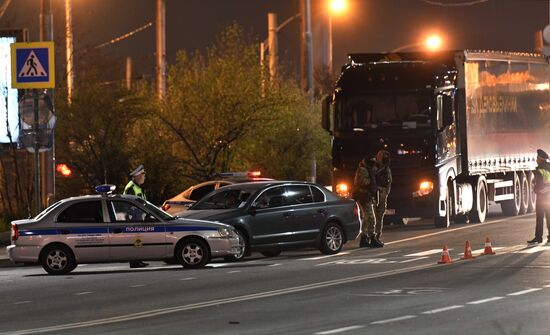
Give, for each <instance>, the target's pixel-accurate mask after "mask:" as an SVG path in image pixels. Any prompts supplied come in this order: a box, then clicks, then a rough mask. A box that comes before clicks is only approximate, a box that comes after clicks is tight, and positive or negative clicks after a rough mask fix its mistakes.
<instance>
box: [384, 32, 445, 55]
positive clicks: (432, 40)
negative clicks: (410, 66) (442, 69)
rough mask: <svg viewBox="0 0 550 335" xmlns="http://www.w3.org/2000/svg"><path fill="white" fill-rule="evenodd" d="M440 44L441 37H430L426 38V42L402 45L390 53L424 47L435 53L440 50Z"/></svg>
mask: <svg viewBox="0 0 550 335" xmlns="http://www.w3.org/2000/svg"><path fill="white" fill-rule="evenodd" d="M442 44H443V42H442V40H441V37H439V36H437V35H432V36H429V37H428V38H426V40H425V41H423V42H417V43H410V44H406V45H402V46H400V47H398V48H395V49H393V50H392V51H391V52H398V51H403V50H407V49H411V48H417V47H425V48H426V49H427V50H429V51H437V50H440V49H441V46H442Z"/></svg>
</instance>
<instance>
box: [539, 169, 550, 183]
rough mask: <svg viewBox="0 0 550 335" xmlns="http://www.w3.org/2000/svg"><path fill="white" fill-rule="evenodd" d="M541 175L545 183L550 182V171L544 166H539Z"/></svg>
mask: <svg viewBox="0 0 550 335" xmlns="http://www.w3.org/2000/svg"><path fill="white" fill-rule="evenodd" d="M537 170H538V171H539V173H540V175H541V176H542V182H543V183H544V184H550V171H548V170H546V169H544V168H537Z"/></svg>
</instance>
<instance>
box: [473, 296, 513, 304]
mask: <svg viewBox="0 0 550 335" xmlns="http://www.w3.org/2000/svg"><path fill="white" fill-rule="evenodd" d="M504 298H505V297H492V298H487V299H481V300H476V301H470V302H467V304H468V305H479V304H484V303H486V302H491V301H497V300H501V299H504Z"/></svg>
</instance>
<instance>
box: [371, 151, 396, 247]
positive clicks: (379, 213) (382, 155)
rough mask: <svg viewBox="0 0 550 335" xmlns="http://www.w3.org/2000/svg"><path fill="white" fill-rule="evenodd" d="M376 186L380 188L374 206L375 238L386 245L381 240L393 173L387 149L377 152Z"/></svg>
mask: <svg viewBox="0 0 550 335" xmlns="http://www.w3.org/2000/svg"><path fill="white" fill-rule="evenodd" d="M376 163H377V169H376V187H377V189H378V204H376V206H375V208H374V213H375V216H376V229H375V235H374V238H375V240H376V243H378V244H379V245H381V246H384V243H383V242H382V241H380V236H381V235H382V228H383V226H384V221H383V220H384V213H385V212H386V207H387V205H388V203H387V201H388V195H389V194H390V189H391V183H392V175H391V169H390V153H389V152H387V151H386V150H379V151H378V153H377V154H376Z"/></svg>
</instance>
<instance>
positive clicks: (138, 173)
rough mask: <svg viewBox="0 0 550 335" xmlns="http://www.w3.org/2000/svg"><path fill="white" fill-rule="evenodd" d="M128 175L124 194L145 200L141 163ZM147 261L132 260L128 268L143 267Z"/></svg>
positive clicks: (143, 172)
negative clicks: (129, 178)
mask: <svg viewBox="0 0 550 335" xmlns="http://www.w3.org/2000/svg"><path fill="white" fill-rule="evenodd" d="M130 177H131V178H132V179H131V180H130V181H129V182H128V184H126V187H125V188H124V194H133V195H135V196H137V197H140V198H142V199H144V200H147V197H146V196H145V191H144V190H143V188H142V187H141V185H143V183H144V182H145V168H144V167H143V165H139V166H138V167H137V168H136V169H135V170H134V171H132V172H130ZM147 265H149V263H145V262H143V261H132V262H130V268H144V267H146V266H147Z"/></svg>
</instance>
